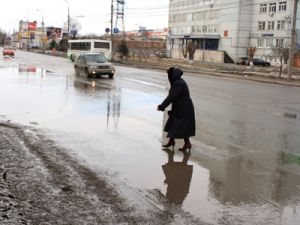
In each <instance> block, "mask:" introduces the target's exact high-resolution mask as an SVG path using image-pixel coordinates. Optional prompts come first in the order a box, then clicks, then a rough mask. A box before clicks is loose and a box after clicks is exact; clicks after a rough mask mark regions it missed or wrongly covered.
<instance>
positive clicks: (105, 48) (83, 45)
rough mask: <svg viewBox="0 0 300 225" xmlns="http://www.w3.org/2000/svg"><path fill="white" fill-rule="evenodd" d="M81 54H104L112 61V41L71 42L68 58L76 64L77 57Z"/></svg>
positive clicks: (86, 40) (84, 40) (89, 40)
mask: <svg viewBox="0 0 300 225" xmlns="http://www.w3.org/2000/svg"><path fill="white" fill-rule="evenodd" d="M81 53H103V54H104V56H105V57H106V58H107V59H108V60H111V55H112V47H111V41H108V40H96V39H78V40H69V41H68V52H67V56H68V58H69V59H71V60H72V62H74V61H75V59H76V56H77V55H79V54H81Z"/></svg>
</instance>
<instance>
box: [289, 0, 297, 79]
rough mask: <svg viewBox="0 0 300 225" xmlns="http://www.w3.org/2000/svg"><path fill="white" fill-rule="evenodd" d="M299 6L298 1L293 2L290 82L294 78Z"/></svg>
mask: <svg viewBox="0 0 300 225" xmlns="http://www.w3.org/2000/svg"><path fill="white" fill-rule="evenodd" d="M297 6H298V0H293V7H292V9H293V14H292V24H291V41H290V43H291V45H290V56H289V66H288V80H291V78H292V67H293V65H294V54H295V43H296V19H297Z"/></svg>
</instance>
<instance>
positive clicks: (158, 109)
mask: <svg viewBox="0 0 300 225" xmlns="http://www.w3.org/2000/svg"><path fill="white" fill-rule="evenodd" d="M156 110H157V111H164V110H162V108H161V107H160V105H158V106H157V108H156Z"/></svg>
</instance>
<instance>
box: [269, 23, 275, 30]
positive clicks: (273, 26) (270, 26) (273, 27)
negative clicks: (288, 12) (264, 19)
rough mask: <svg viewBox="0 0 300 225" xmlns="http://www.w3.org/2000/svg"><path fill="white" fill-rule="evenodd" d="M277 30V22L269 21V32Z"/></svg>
mask: <svg viewBox="0 0 300 225" xmlns="http://www.w3.org/2000/svg"><path fill="white" fill-rule="evenodd" d="M274 29H275V21H268V30H274Z"/></svg>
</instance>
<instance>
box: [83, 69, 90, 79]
mask: <svg viewBox="0 0 300 225" xmlns="http://www.w3.org/2000/svg"><path fill="white" fill-rule="evenodd" d="M84 72H85V76H86V78H90V77H91V75H90V73H89V70H88V69H87V68H86V69H85V71H84Z"/></svg>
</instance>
